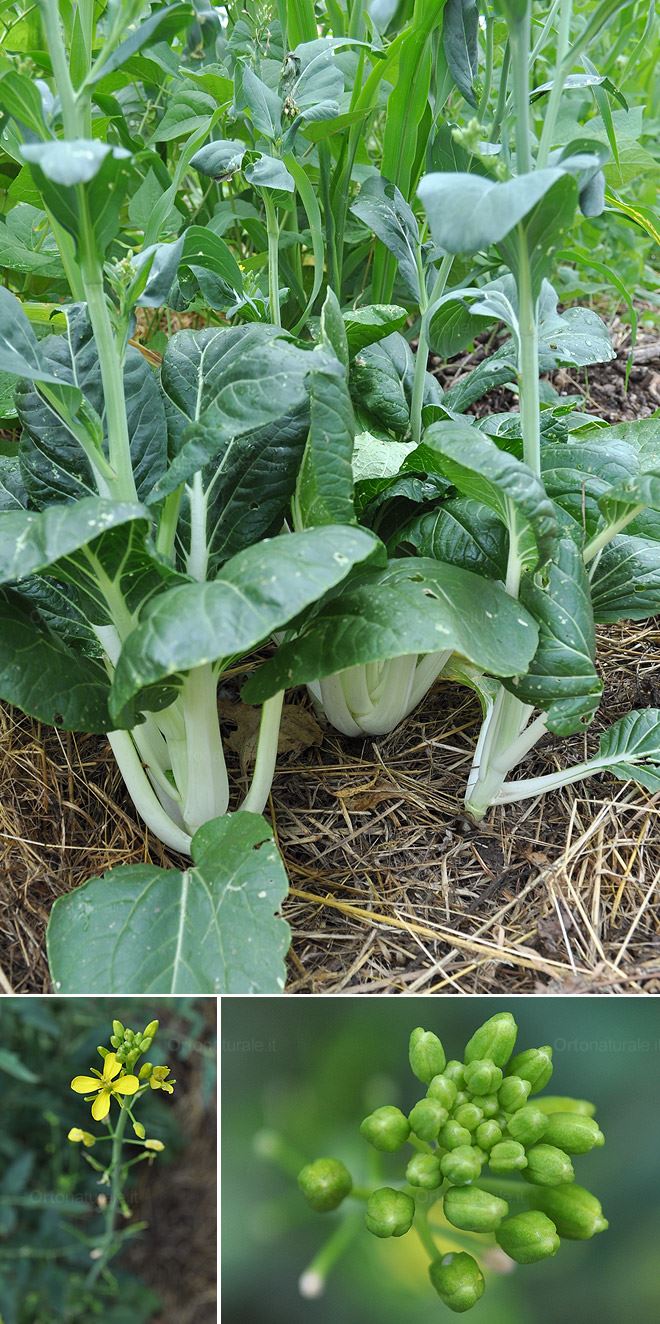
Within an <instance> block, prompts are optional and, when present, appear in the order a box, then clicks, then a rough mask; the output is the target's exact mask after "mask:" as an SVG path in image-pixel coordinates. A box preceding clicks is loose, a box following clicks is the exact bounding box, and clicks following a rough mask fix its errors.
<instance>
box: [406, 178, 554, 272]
mask: <svg viewBox="0 0 660 1324" xmlns="http://www.w3.org/2000/svg"><path fill="white" fill-rule="evenodd" d="M562 178H563V174H562V171H561V170H558V169H545V170H535V171H533V172H532V173H531V174H528V175H519V176H518V177H517V178H515V179H509V180H507V181H506V182H505V183H499V182H497V183H494V182H493V181H492V180H490V179H485V178H483V177H482V176H480V175H468V174H446V173H434V174H429V175H424V177H423V178H422V179H421V180H420V183H419V187H418V190H417V192H418V195H419V197H420V199H421V201H422V203H423V205H424V209H425V211H426V215H427V216H428V220H429V225H430V227H431V234H432V235H433V239H434V241H435V243H436V244H438V245H439V247H440V248H442V249H444V250H446V252H448V253H478V252H479V250H480V249H486V248H490V246H491V244H497V243H499V241H500V240H501V239H504V237H505V235H507V234H509V232H510V231H511V230H513V228H514V227H515V226H516V225H517V224H518V222H519V221H522V220H523V219H524V217H526V216H528V215H529V213H530V212H531V211H532V209H533V208H534V207H535V206H536V204H537V203H538V202H539V201H540V200H541V198H543V197H544V196H545V195H546V194H547V193H548V191H549V190H550V189H551V188H552V187H553V185H554V184H556V183H557V182H558V181H559V180H560V179H562Z"/></svg>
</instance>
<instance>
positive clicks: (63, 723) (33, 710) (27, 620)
mask: <svg viewBox="0 0 660 1324" xmlns="http://www.w3.org/2000/svg"><path fill="white" fill-rule="evenodd" d="M1 527H2V523H1V521H0V528H1ZM109 693H110V682H109V680H108V676H107V673H106V670H105V668H104V667H103V666H102V665H101V663H100V662H96V661H94V659H93V658H89V657H85V656H83V655H81V654H79V653H76V652H74V651H73V649H71V648H70V647H69V646H68V645H67V644H66V643H65V642H64V641H63V640H62V639H60V638H59V637H58V636H57V635H56V634H54V633H53V632H52V631H51V630H49V629H48V627H47V626H46V624H45V622H44V621H43V620H42V619H41V617H40V616H39V613H38V612H37V611H36V610H35V609H34V608H33V607H31V606H30V604H29V603H28V602H26V601H25V600H24V599H22V598H21V597H20V596H19V595H18V594H17V593H13V592H11V590H6V589H0V698H2V700H3V701H4V702H5V703H13V704H15V705H16V707H17V708H20V709H21V710H22V712H24V713H28V715H29V716H30V717H34V718H36V719H37V721H39V722H47V723H48V725H49V726H57V727H60V728H61V729H62V730H64V731H89V732H92V731H97V732H101V731H108V730H109V729H110V728H111V726H112V722H111V720H110V714H109V712H108V695H109Z"/></svg>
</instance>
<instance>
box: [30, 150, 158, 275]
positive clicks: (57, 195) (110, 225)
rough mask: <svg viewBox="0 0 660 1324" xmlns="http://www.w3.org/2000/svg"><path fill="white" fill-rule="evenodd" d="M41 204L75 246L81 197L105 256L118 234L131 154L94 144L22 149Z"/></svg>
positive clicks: (80, 223) (80, 225) (79, 224)
mask: <svg viewBox="0 0 660 1324" xmlns="http://www.w3.org/2000/svg"><path fill="white" fill-rule="evenodd" d="M21 155H22V157H23V159H24V160H25V161H27V162H28V164H29V165H30V167H31V169H32V174H33V177H34V180H35V183H36V184H37V186H38V188H39V191H40V193H41V196H42V197H43V200H44V203H45V204H46V206H47V207H48V209H49V211H50V212H52V214H53V216H54V217H55V219H56V220H58V221H59V223H60V225H62V226H64V229H65V230H68V231H69V233H70V234H71V235H73V237H74V239H75V240H76V241H77V240H79V238H80V234H81V232H82V227H83V221H82V218H81V210H80V209H81V193H80V189H79V186H81V185H84V186H85V194H84V196H85V197H86V200H87V207H88V213H89V218H90V221H91V226H92V229H93V232H94V238H95V240H96V243H97V245H98V248H99V250H100V252H104V251H105V249H106V248H107V246H108V244H109V243H110V241H111V240H112V239H113V238H114V236H115V235H116V233H117V230H118V229H119V215H120V211H121V207H122V205H123V202H124V199H125V197H126V193H127V191H128V186H129V181H130V177H131V173H132V169H133V166H132V159H131V155H130V152H128V151H126V149H125V148H124V147H115V146H111V145H110V144H109V143H102V142H99V141H98V139H89V140H88V139H80V140H78V141H76V142H61V141H53V142H47V143H31V144H26V145H25V146H24V147H22V148H21Z"/></svg>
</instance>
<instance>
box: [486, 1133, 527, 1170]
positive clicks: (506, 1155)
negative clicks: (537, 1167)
mask: <svg viewBox="0 0 660 1324" xmlns="http://www.w3.org/2000/svg"><path fill="white" fill-rule="evenodd" d="M488 1166H489V1168H490V1170H491V1172H522V1170H523V1168H526V1167H527V1156H526V1154H525V1151H524V1149H523V1147H522V1145H519V1144H518V1141H517V1140H500V1141H498V1143H497V1144H496V1145H493V1148H492V1149H491V1151H490V1154H489V1155H488Z"/></svg>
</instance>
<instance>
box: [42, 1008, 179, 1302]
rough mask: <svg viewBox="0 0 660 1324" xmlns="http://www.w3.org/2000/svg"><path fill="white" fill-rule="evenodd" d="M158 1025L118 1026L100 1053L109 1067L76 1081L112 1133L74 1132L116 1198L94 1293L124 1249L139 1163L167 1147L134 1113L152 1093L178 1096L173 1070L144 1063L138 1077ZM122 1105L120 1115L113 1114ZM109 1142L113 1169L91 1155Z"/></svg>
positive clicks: (91, 1276) (107, 1218)
mask: <svg viewBox="0 0 660 1324" xmlns="http://www.w3.org/2000/svg"><path fill="white" fill-rule="evenodd" d="M157 1030H158V1021H150V1023H149V1025H147V1027H146V1029H144V1030H143V1031H142V1032H139V1031H138V1032H136V1031H134V1030H131V1029H128V1028H125V1027H124V1026H123V1025H122V1023H121V1021H117V1020H115V1021H113V1022H112V1034H111V1036H110V1047H109V1048H106V1047H99V1048H98V1050H97V1051H98V1053H99V1056H100V1057H101V1059H102V1062H103V1068H102V1070H101V1071H99V1070H98V1069H97V1068H96V1067H91V1068H90V1071H91V1074H90V1075H89V1076H74V1078H73V1080H72V1081H71V1089H72V1090H74V1092H75V1093H76V1094H83V1095H84V1096H85V1100H86V1102H87V1103H91V1105H92V1108H91V1112H92V1118H93V1119H94V1121H95V1122H99V1123H102V1124H103V1125H104V1126H106V1128H107V1135H94V1134H92V1133H91V1132H89V1131H84V1130H82V1129H81V1128H80V1127H77V1126H74V1127H72V1128H71V1130H70V1131H69V1135H68V1139H69V1140H70V1141H71V1142H72V1144H82V1145H83V1147H84V1149H83V1157H84V1158H85V1159H86V1160H87V1162H88V1163H89V1165H90V1167H92V1168H93V1169H94V1170H95V1171H96V1172H98V1173H100V1176H99V1179H98V1180H99V1185H100V1186H109V1187H110V1198H109V1200H108V1201H107V1203H106V1206H105V1211H104V1219H103V1230H102V1233H101V1236H100V1238H99V1241H98V1244H97V1245H96V1246H95V1247H94V1249H93V1250H92V1252H91V1255H92V1259H93V1261H94V1262H93V1264H92V1266H91V1268H90V1270H89V1273H88V1275H87V1280H86V1286H87V1287H93V1286H94V1284H95V1283H96V1282H97V1280H98V1279H99V1278H100V1277H101V1275H102V1274H104V1273H105V1271H106V1269H107V1266H108V1264H109V1262H110V1260H111V1259H112V1258H113V1256H114V1255H115V1254H116V1252H117V1250H118V1249H119V1247H120V1245H121V1236H120V1235H118V1233H117V1228H116V1221H117V1213H118V1211H119V1210H122V1211H124V1212H125V1213H128V1209H127V1205H126V1201H125V1198H124V1187H125V1184H126V1177H127V1173H128V1170H129V1168H131V1167H133V1165H134V1164H135V1163H140V1162H142V1161H143V1160H145V1159H146V1160H148V1161H149V1162H150V1163H152V1162H153V1160H154V1159H155V1157H156V1154H157V1153H160V1152H161V1151H162V1150H163V1149H164V1148H165V1146H164V1145H163V1143H162V1141H160V1140H155V1139H146V1132H145V1128H144V1126H143V1124H142V1123H141V1122H138V1121H137V1120H136V1118H135V1113H134V1109H135V1107H136V1104H137V1103H138V1102H139V1100H140V1099H141V1098H142V1097H143V1096H144V1095H145V1094H147V1093H148V1092H149V1090H150V1089H151V1090H163V1092H164V1093H165V1094H172V1093H173V1089H174V1085H175V1081H173V1080H169V1079H168V1077H169V1074H170V1068H169V1067H167V1066H154V1065H153V1064H152V1063H151V1062H143V1064H142V1066H141V1067H140V1069H139V1071H138V1072H137V1074H136V1073H135V1068H136V1066H137V1063H138V1061H139V1059H140V1057H142V1056H143V1055H144V1054H145V1053H148V1051H149V1049H150V1048H151V1045H152V1043H153V1041H154V1037H155V1035H156V1031H157ZM113 1101H114V1102H116V1103H117V1105H118V1108H119V1114H118V1115H117V1113H116V1112H115V1110H114V1109H113V1108H112V1103H113ZM129 1119H130V1121H131V1124H132V1128H133V1133H134V1135H135V1136H136V1137H137V1138H136V1139H135V1140H130V1139H126V1127H127V1124H128V1121H129ZM104 1141H105V1142H109V1143H110V1145H111V1150H110V1159H109V1161H108V1163H107V1165H104V1164H103V1163H102V1162H99V1161H98V1159H97V1158H96V1157H92V1155H91V1154H88V1153H87V1152H86V1151H87V1150H89V1149H93V1148H95V1146H96V1145H97V1144H102V1143H103V1142H104ZM127 1145H135V1146H139V1148H140V1153H139V1154H138V1155H137V1157H135V1158H129V1157H126V1155H125V1146H127Z"/></svg>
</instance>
